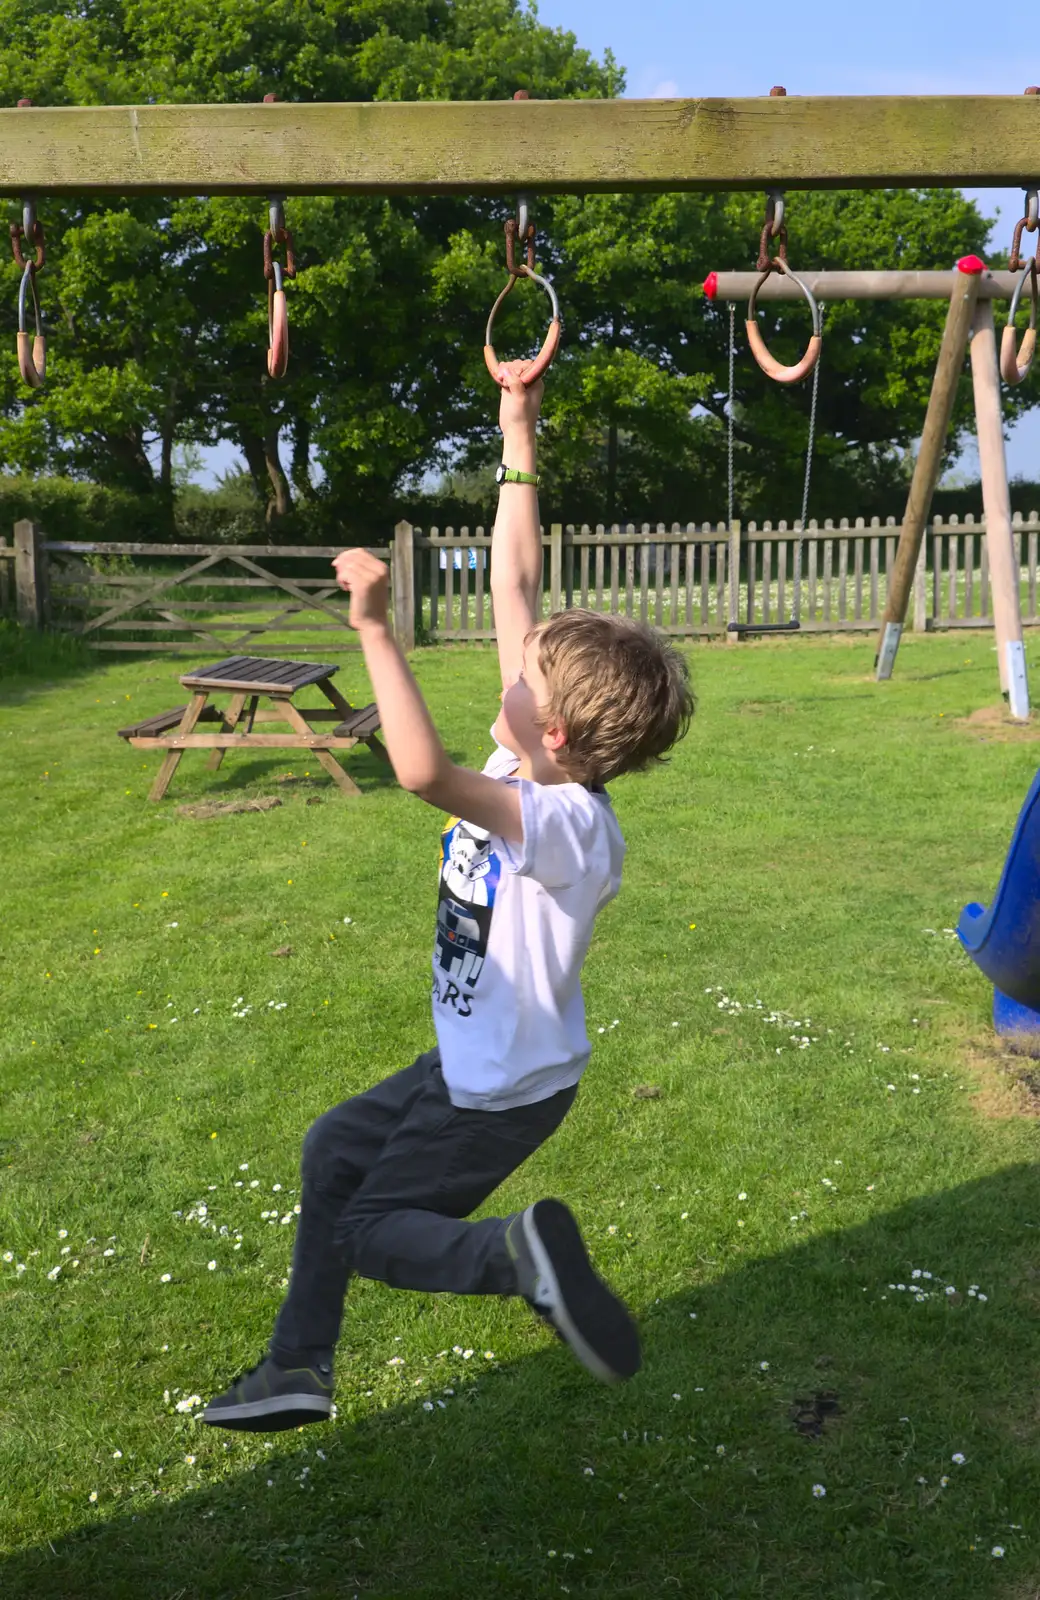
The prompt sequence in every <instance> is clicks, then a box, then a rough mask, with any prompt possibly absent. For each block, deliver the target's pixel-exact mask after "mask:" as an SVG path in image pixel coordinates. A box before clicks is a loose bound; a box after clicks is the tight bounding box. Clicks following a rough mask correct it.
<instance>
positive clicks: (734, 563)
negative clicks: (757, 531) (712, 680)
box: [726, 522, 740, 644]
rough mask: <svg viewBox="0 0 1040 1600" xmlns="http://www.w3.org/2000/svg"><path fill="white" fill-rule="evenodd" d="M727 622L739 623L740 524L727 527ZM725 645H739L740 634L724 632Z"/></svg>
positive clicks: (736, 523)
mask: <svg viewBox="0 0 1040 1600" xmlns="http://www.w3.org/2000/svg"><path fill="white" fill-rule="evenodd" d="M727 577H728V578H729V621H730V622H739V621H740V523H739V522H731V523H730V525H729V572H728V573H727ZM726 643H727V644H739V643H740V634H739V633H730V632H729V631H728V629H727V632H726Z"/></svg>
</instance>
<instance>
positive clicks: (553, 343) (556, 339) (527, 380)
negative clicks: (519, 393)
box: [484, 266, 562, 385]
mask: <svg viewBox="0 0 1040 1600" xmlns="http://www.w3.org/2000/svg"><path fill="white" fill-rule="evenodd" d="M517 278H530V280H531V282H532V283H536V284H537V285H538V287H539V288H540V289H544V290H545V293H546V294H547V295H548V296H549V304H550V306H551V307H552V321H551V322H550V324H549V331H548V333H547V334H546V336H545V338H544V340H543V341H542V348H541V349H540V350H539V352H538V354H537V355H536V356H535V358H534V360H533V361H532V362H531V364H530V366H529V367H528V368H527V370H526V372H524V373H522V374H521V377H522V379H523V382H524V384H525V385H529V384H532V383H534V382H535V381H536V380H537V379H538V378H540V377H541V376H542V374H543V373H544V372H545V371H546V369H547V368H548V367H549V366H550V365H551V364H552V361H553V359H554V357H555V355H556V352H557V350H558V349H559V345H560V333H561V331H562V324H561V321H560V303H559V301H558V300H557V298H556V290H555V289H554V288H553V286H552V284H551V283H550V282H549V280H548V278H543V277H541V276H540V275H539V273H537V272H532V270H531V268H530V267H528V266H524V267H518V268H517V271H516V274H515V275H514V276H512V277H511V278H510V279H509V282H508V283H507V284H506V286H505V288H504V289H503V290H502V293H501V294H500V295H499V297H498V299H497V300H496V301H495V303H494V305H493V306H492V307H491V314H490V316H489V317H488V320H487V328H486V330H485V333H484V363H485V365H486V367H487V369H488V371H489V372H490V374H491V376H492V377H493V378H494V380H495V382H496V383H498V384H501V382H502V380H501V378H500V377H499V369H500V368H501V366H502V362H501V361H500V360H499V358H498V356H497V355H496V354H495V347H494V345H493V344H492V342H491V333H492V329H493V328H494V325H495V318H496V316H497V315H498V312H499V309H500V308H501V306H502V302H503V301H504V300H505V298H506V296H507V295H508V294H511V293H512V291H513V286H514V285H515V283H516V281H517Z"/></svg>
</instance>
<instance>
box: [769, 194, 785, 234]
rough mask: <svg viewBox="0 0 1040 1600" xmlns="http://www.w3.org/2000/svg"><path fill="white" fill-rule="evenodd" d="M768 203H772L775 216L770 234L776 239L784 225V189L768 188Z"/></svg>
mask: <svg viewBox="0 0 1040 1600" xmlns="http://www.w3.org/2000/svg"><path fill="white" fill-rule="evenodd" d="M766 203H767V204H772V207H773V217H772V221H771V223H770V227H769V232H770V236H771V237H772V238H774V239H775V238H776V236H777V234H778V233H779V232H780V229H781V228H782V227H783V225H784V196H783V191H782V190H780V189H768V190H767V191H766Z"/></svg>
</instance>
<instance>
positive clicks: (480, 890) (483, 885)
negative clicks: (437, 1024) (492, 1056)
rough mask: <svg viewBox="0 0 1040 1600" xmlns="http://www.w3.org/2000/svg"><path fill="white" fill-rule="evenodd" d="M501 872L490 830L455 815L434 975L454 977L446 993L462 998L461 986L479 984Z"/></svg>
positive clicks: (448, 838) (444, 846)
mask: <svg viewBox="0 0 1040 1600" xmlns="http://www.w3.org/2000/svg"><path fill="white" fill-rule="evenodd" d="M501 871H502V867H501V863H500V861H499V859H498V856H497V855H496V854H495V852H494V851H493V850H492V848H491V836H490V834H489V833H488V832H487V831H486V830H485V829H484V828H476V827H474V826H473V825H472V824H471V823H468V822H463V821H462V820H461V819H460V818H458V817H453V818H452V819H451V821H450V822H449V824H448V826H447V828H446V829H445V831H444V833H443V835H442V836H441V872H440V885H439V889H438V896H437V940H436V946H435V951H434V970H435V977H436V976H439V975H440V974H443V975H444V978H445V979H450V980H453V983H447V984H445V986H444V991H445V995H447V994H448V992H450V989H451V988H452V987H454V988H455V990H456V996H457V995H458V992H459V990H460V989H461V990H462V991H463V992H465V993H472V991H473V989H474V987H475V986H476V982H477V979H478V978H479V977H480V973H481V968H482V967H483V965H484V958H485V956H486V955H487V947H488V936H489V935H490V932H491V917H492V913H493V911H494V907H495V894H496V891H497V889H498V884H499V878H500V876H501ZM438 987H440V985H438ZM436 998H439V995H438V996H437V997H436ZM467 1014H468V1013H467Z"/></svg>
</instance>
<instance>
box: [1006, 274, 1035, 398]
mask: <svg viewBox="0 0 1040 1600" xmlns="http://www.w3.org/2000/svg"><path fill="white" fill-rule="evenodd" d="M1026 278H1028V279H1029V326H1028V328H1027V329H1026V331H1025V333H1024V334H1023V335H1022V343H1021V345H1020V346H1019V347H1018V348H1017V349H1016V344H1017V340H1016V337H1015V316H1016V313H1017V311H1018V302H1019V300H1020V299H1021V298H1022V286H1023V284H1024V283H1025V281H1026ZM1036 300H1037V282H1036V260H1035V258H1033V257H1032V256H1031V257H1030V258H1029V260H1028V261H1027V262H1026V264H1025V267H1024V268H1023V271H1022V276H1021V277H1020V278H1019V280H1018V282H1017V283H1016V285H1015V292H1014V295H1013V296H1012V299H1011V310H1010V311H1009V312H1008V319H1007V325H1006V327H1005V328H1004V332H1003V333H1002V334H1001V336H1000V375H1001V377H1002V378H1003V380H1004V382H1005V383H1008V384H1012V385H1013V384H1016V383H1021V382H1022V381H1023V379H1024V378H1025V377H1026V376H1027V375H1028V373H1029V369H1030V367H1031V366H1032V365H1033V356H1034V355H1035V354H1036Z"/></svg>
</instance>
